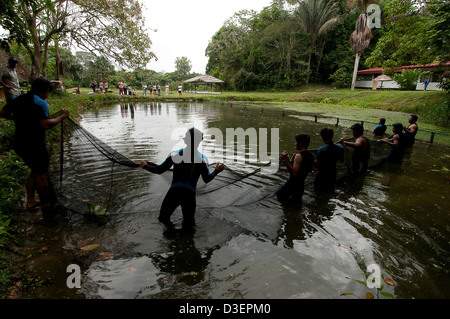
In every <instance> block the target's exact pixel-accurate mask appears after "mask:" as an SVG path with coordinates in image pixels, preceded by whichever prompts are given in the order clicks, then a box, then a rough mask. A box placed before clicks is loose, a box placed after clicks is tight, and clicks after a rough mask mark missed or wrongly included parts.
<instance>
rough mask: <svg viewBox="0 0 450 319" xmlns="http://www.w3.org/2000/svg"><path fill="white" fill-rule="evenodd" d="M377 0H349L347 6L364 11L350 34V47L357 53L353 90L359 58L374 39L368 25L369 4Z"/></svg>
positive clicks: (353, 83)
mask: <svg viewBox="0 0 450 319" xmlns="http://www.w3.org/2000/svg"><path fill="white" fill-rule="evenodd" d="M376 2H378V1H376V0H347V8H348V9H352V8H358V9H360V10H361V11H362V13H361V14H360V15H359V16H358V19H357V20H356V25H355V31H353V33H352V35H351V36H350V47H351V48H352V50H353V52H355V53H356V58H355V67H354V68H353V79H352V91H353V90H354V89H355V84H356V75H357V73H358V67H359V59H360V58H361V55H362V54H363V53H364V50H365V49H366V48H367V47H368V46H369V44H370V40H372V29H371V28H370V27H369V26H368V23H367V22H368V18H369V15H368V14H367V12H366V10H367V6H368V5H369V4H372V3H376Z"/></svg>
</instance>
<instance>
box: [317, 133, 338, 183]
mask: <svg viewBox="0 0 450 319" xmlns="http://www.w3.org/2000/svg"><path fill="white" fill-rule="evenodd" d="M333 135H334V131H333V130H332V129H330V128H324V129H322V130H321V131H320V136H321V137H322V141H323V142H324V143H325V145H324V146H322V147H320V148H319V149H318V150H317V158H316V160H315V162H314V164H315V166H316V167H317V168H318V170H317V174H316V178H315V179H314V187H315V190H316V191H318V192H332V191H334V188H335V186H336V164H337V162H338V161H340V162H343V161H344V147H343V146H342V145H341V144H334V143H333Z"/></svg>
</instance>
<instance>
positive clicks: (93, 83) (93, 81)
mask: <svg viewBox="0 0 450 319" xmlns="http://www.w3.org/2000/svg"><path fill="white" fill-rule="evenodd" d="M89 86H90V87H91V88H92V91H93V92H94V93H95V89H96V88H97V81H95V79H94V78H92V80H91V83H90V84H89Z"/></svg>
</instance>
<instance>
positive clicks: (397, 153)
mask: <svg viewBox="0 0 450 319" xmlns="http://www.w3.org/2000/svg"><path fill="white" fill-rule="evenodd" d="M402 130H403V125H402V124H401V123H395V124H392V132H393V133H394V136H393V137H392V140H387V139H382V140H380V142H383V143H386V144H388V145H390V146H391V150H390V152H389V154H388V156H387V157H386V160H387V161H388V162H394V163H401V162H402V160H403V155H404V153H405V147H406V145H407V137H406V135H405V134H403V132H402Z"/></svg>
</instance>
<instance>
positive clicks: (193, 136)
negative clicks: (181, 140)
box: [185, 127, 203, 146]
mask: <svg viewBox="0 0 450 319" xmlns="http://www.w3.org/2000/svg"><path fill="white" fill-rule="evenodd" d="M188 138H189V140H188ZM201 141H203V133H202V131H200V130H199V129H197V128H195V127H192V128H190V129H189V130H188V131H187V132H186V140H185V142H186V143H189V142H190V145H191V146H194V145H196V144H200V142H201Z"/></svg>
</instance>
